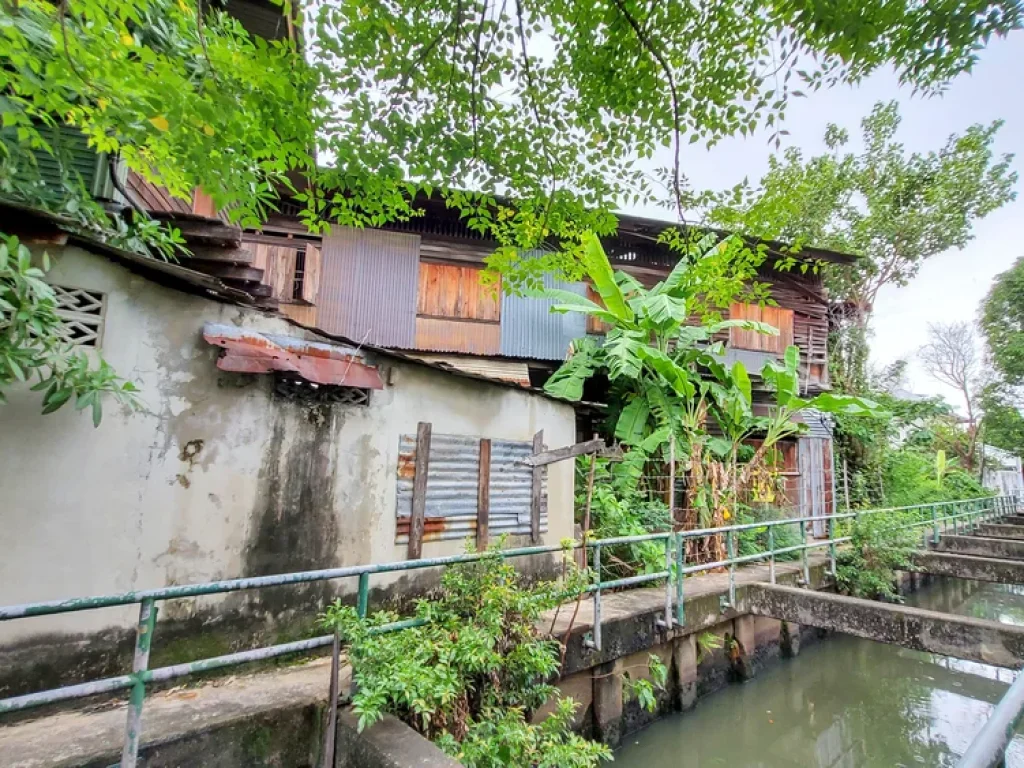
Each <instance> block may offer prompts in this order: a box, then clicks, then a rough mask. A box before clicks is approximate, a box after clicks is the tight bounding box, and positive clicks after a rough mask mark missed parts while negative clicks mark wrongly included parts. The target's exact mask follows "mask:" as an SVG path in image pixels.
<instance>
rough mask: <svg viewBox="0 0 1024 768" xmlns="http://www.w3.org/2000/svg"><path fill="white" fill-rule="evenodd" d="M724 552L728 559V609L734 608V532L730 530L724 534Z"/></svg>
mask: <svg viewBox="0 0 1024 768" xmlns="http://www.w3.org/2000/svg"><path fill="white" fill-rule="evenodd" d="M725 546H726V552H727V554H728V557H729V607H730V608H735V607H736V563H735V562H733V561H734V560H735V558H736V531H733V530H730V531H728V532H727V533H726V534H725Z"/></svg>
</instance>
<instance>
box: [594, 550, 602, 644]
mask: <svg viewBox="0 0 1024 768" xmlns="http://www.w3.org/2000/svg"><path fill="white" fill-rule="evenodd" d="M594 573H596V574H597V589H595V590H594V648H595V650H598V651H600V650H601V545H600V544H595V545H594Z"/></svg>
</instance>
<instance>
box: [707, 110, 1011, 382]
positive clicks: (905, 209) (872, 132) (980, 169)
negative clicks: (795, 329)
mask: <svg viewBox="0 0 1024 768" xmlns="http://www.w3.org/2000/svg"><path fill="white" fill-rule="evenodd" d="M899 124H900V116H899V112H898V110H897V107H896V103H895V102H890V103H888V104H884V103H879V104H876V105H875V107H874V109H873V110H872V112H871V114H870V115H869V116H868V117H866V118H864V120H863V121H862V122H861V127H862V130H863V137H862V143H863V149H862V150H861V151H860V152H845V153H844V152H843V151H842V150H843V148H844V147H845V145H846V144H847V142H848V138H849V136H848V133H847V132H846V131H845V130H844V129H842V128H840V127H839V126H836V125H830V126H829V127H828V128H827V130H826V132H825V143H826V144H827V145H828V147H829V149H830V150H831V152H830V153H829V154H825V155H821V156H817V157H812V158H805V157H804V155H803V153H802V152H801V151H800V150H798V149H789V150H787V151H786V152H785V153H784V154H783V156H782V158H772V159H771V160H770V167H769V170H768V173H767V174H766V175H765V176H764V177H763V178H762V179H761V182H760V184H759V185H758V186H756V187H754V186H751V185H749V184H746V183H744V184H741V185H739V186H738V187H736V188H735V189H733V190H730V191H729V192H727V193H723V194H714V195H707V196H705V197H704V198H703V203H704V204H705V205H706V206H708V207H709V216H710V219H711V220H712V221H713V222H714V223H716V224H719V225H721V226H724V227H727V228H731V229H735V230H739V231H744V232H747V233H749V234H753V235H757V236H761V237H766V238H777V239H782V240H786V241H787V242H791V243H794V244H796V245H797V246H800V245H806V244H810V243H813V244H814V245H816V246H821V247H828V248H834V249H836V250H838V251H842V252H844V253H851V254H856V255H857V256H858V257H859V258H858V259H857V261H856V262H855V263H854V264H852V265H849V266H837V267H830V268H829V269H828V271H827V272H826V276H827V284H828V286H829V288H830V291H831V294H832V298H833V300H834V302H835V310H836V311H835V312H834V315H835V317H834V320H835V325H836V327H838V328H839V329H840V336H839V337H838V338H836V339H834V341H835V342H836V343H835V344H834V345H833V347H834V350H833V351H834V354H833V368H834V369H835V371H836V374H837V375H836V376H835V380H836V383H837V384H838V385H839V386H840V387H842V388H845V389H847V390H849V391H858V390H859V389H860V388H863V387H864V386H866V384H867V340H866V332H867V325H868V320H869V319H870V315H871V311H872V308H873V306H874V303H875V299H876V298H877V296H878V292H879V291H880V290H881V289H882V287H884V286H886V285H896V286H903V285H906V284H907V283H908V282H909V281H910V280H911V279H912V278H913V277H914V276H915V275H916V274H917V272H918V270H919V269H920V268H921V265H922V264H923V263H924V261H925V260H927V259H929V258H931V257H932V256H935V255H936V254H939V253H942V252H943V251H946V250H948V249H950V248H963V247H964V246H965V245H966V244H967V243H968V242H969V241H970V240H971V238H972V233H971V230H972V226H973V224H974V222H975V221H977V220H978V219H981V218H983V217H985V216H986V215H988V214H989V213H991V212H992V211H994V210H996V209H997V208H999V207H1000V206H1002V205H1004V204H1006V203H1007V202H1009V201H1011V200H1013V199H1015V196H1016V193H1015V192H1014V191H1013V187H1014V185H1015V184H1016V182H1017V174H1016V173H1015V172H1012V171H1011V170H1010V162H1011V160H1012V156H1010V155H1003V156H996V155H995V153H994V152H993V148H992V144H993V141H994V139H995V136H996V133H997V132H998V130H999V128H1000V127H1001V125H1002V123H1001V122H999V121H997V122H994V123H992V124H990V125H987V126H985V125H972V126H971V127H969V128H968V129H967V130H966V131H965V132H963V133H962V134H954V135H952V136H950V137H949V139H948V140H947V141H946V143H945V145H944V146H943V147H942V148H941V149H938V150H933V151H930V152H927V153H923V154H922V153H918V152H914V153H910V154H908V153H907V152H906V150H905V148H904V146H903V144H901V143H900V142H899V141H897V138H896V133H897V129H898V128H899Z"/></svg>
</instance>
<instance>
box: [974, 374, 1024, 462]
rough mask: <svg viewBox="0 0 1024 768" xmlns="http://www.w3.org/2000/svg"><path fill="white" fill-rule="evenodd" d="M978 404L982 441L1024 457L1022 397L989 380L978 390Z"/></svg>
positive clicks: (1003, 385)
mask: <svg viewBox="0 0 1024 768" xmlns="http://www.w3.org/2000/svg"><path fill="white" fill-rule="evenodd" d="M980 403H981V410H982V412H983V413H984V416H983V417H982V421H981V424H982V430H983V434H984V435H985V444H986V445H993V446H995V447H996V448H1002V449H1003V450H1004V451H1009V452H1010V453H1012V454H1013V455H1014V456H1024V416H1021V412H1020V411H1021V405H1022V404H1024V397H1021V395H1020V393H1019V392H1017V391H1016V390H1014V389H1013V388H1012V387H1010V386H1008V385H1007V384H1005V383H1004V382H993V383H990V384H988V385H986V386H985V387H984V388H983V389H982V390H981V397H980Z"/></svg>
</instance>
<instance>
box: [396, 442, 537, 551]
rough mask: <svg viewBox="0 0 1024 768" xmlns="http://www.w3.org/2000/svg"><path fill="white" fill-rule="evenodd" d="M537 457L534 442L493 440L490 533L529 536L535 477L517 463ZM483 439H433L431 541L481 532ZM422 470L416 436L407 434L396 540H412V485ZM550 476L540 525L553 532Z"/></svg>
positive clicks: (401, 451)
mask: <svg viewBox="0 0 1024 768" xmlns="http://www.w3.org/2000/svg"><path fill="white" fill-rule="evenodd" d="M532 453H533V445H532V444H531V443H529V442H518V441H512V440H492V441H491V487H490V490H491V500H490V518H489V520H490V522H489V531H490V534H491V536H498V535H500V534H502V533H509V534H516V535H520V534H522V535H529V533H530V489H531V487H532V482H533V479H532V478H533V473H532V471H531V469H530V468H529V467H527V466H523V465H520V464H517V463H516V462H518V461H522V460H523V459H525V458H526V457H527V456H529V455H531V454H532ZM479 458H480V438H479V437H469V436H465V435H438V434H435V435H433V436H432V437H431V441H430V464H429V469H428V471H427V499H426V509H425V514H424V518H425V520H424V523H425V525H424V532H423V538H424V540H425V541H431V540H438V539H464V538H467V537H470V536H473V535H474V534H475V533H476V501H477V478H478V477H479ZM415 466H416V435H402V436H401V438H400V439H399V445H398V503H397V516H398V528H397V535H396V538H395V541H396V542H397V543H399V544H402V543H406V542H408V541H409V521H410V518H411V515H412V486H413V480H414V475H415ZM547 526H548V508H547V472H546V471H545V472H544V487H543V490H542V494H541V513H540V527H541V532H542V533H544V532H546V531H547Z"/></svg>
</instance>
